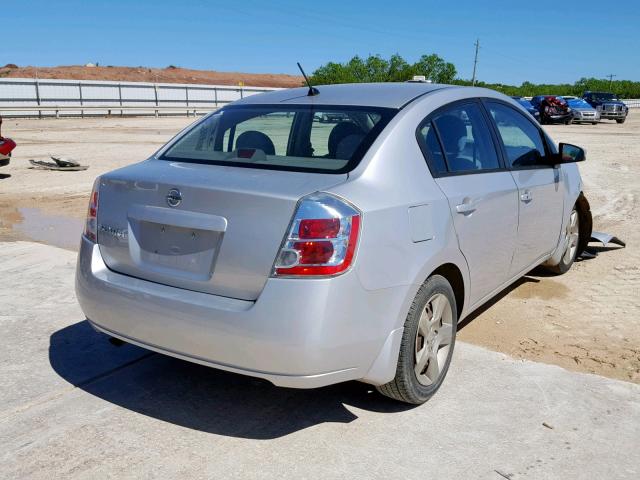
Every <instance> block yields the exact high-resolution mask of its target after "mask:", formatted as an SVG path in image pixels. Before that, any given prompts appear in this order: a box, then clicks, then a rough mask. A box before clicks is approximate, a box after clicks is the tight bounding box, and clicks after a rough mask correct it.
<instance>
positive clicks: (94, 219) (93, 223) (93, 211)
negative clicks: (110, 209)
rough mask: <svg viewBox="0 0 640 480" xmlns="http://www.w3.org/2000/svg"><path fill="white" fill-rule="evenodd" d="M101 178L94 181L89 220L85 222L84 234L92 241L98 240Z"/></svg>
mask: <svg viewBox="0 0 640 480" xmlns="http://www.w3.org/2000/svg"><path fill="white" fill-rule="evenodd" d="M99 184H100V179H99V178H97V179H96V181H95V182H94V183H93V189H92V190H91V197H90V198H89V209H88V210H87V221H86V222H85V224H84V236H85V237H87V238H88V239H89V240H91V241H92V242H96V243H97V242H98V185H99Z"/></svg>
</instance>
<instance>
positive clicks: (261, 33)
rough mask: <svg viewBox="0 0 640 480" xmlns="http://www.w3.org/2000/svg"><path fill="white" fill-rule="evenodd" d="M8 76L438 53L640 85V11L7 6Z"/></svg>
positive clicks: (396, 5)
mask: <svg viewBox="0 0 640 480" xmlns="http://www.w3.org/2000/svg"><path fill="white" fill-rule="evenodd" d="M0 5H1V6H2V17H3V26H2V33H1V36H0V65H4V64H5V63H16V64H18V65H34V66H52V65H70V64H83V63H86V62H90V61H91V62H95V61H98V62H100V64H101V65H125V66H137V65H143V66H150V67H166V66H167V65H178V66H181V67H187V68H197V69H211V70H220V71H242V72H258V73H263V72H264V73H294V74H295V73H297V67H296V64H295V62H296V61H300V62H301V63H302V64H303V66H304V67H305V69H306V70H307V71H308V72H310V71H313V70H314V69H315V68H316V67H318V66H319V65H321V64H323V63H326V62H328V61H345V60H348V59H349V58H351V57H352V56H353V55H356V54H358V55H361V56H366V55H368V54H380V55H383V56H385V57H388V56H389V55H391V54H393V53H396V52H397V53H400V54H401V55H402V56H403V57H404V58H405V59H407V60H409V61H415V60H416V59H417V58H418V57H419V56H420V55H421V54H424V53H437V54H439V55H440V56H442V57H444V58H445V59H446V60H448V61H450V62H453V63H454V64H455V65H456V68H457V69H458V75H459V76H460V77H462V78H470V77H471V71H472V66H473V53H474V46H473V43H474V42H475V40H476V38H479V39H480V44H481V49H480V56H479V64H478V78H479V79H481V80H485V81H488V82H503V83H512V84H519V83H521V82H522V81H525V80H529V81H532V82H549V83H557V82H573V81H575V80H577V79H579V78H580V77H591V76H593V77H600V78H603V77H605V76H606V75H608V74H610V73H613V74H615V75H617V77H616V79H630V80H640V53H639V52H640V1H638V0H624V1H619V2H602V1H598V2H596V1H593V0H581V1H573V0H568V1H561V0H554V1H548V0H538V1H536V2H532V1H527V2H521V1H517V0H515V1H514V0H509V1H502V0H500V1H482V0H475V1H466V0H463V1H455V0H452V1H448V2H435V1H428V0H422V1H413V2H409V1H404V0H385V1H379V0H369V1H366V2H365V1H348V0H317V1H315V2H308V1H302V0H298V1H289V0H270V1H263V2H260V1H254V0H242V1H220V2H218V1H197V0H183V1H178V0H174V1H167V0H139V1H136V0H129V1H121V0H111V1H99V0H89V1H80V0H56V1H52V0H46V1H40V0H1V1H0Z"/></svg>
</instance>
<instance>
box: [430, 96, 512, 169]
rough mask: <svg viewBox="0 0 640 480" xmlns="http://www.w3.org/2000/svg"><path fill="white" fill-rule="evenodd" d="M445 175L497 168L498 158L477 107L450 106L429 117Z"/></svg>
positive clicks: (469, 105) (473, 104)
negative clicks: (437, 135)
mask: <svg viewBox="0 0 640 480" xmlns="http://www.w3.org/2000/svg"><path fill="white" fill-rule="evenodd" d="M432 123H433V125H435V127H436V129H437V131H438V133H439V136H440V141H441V144H442V149H443V151H444V156H445V160H446V164H447V167H448V171H449V172H451V173H456V172H473V171H479V170H492V169H497V168H500V163H499V162H498V155H497V153H496V149H495V147H494V144H493V140H492V139H491V133H490V132H489V128H488V126H487V124H486V121H485V117H484V116H483V114H482V111H481V110H480V107H479V106H478V105H477V104H475V103H469V104H463V105H460V106H454V107H452V108H450V109H447V110H444V111H442V112H440V113H438V114H437V115H436V116H434V117H433V122H432Z"/></svg>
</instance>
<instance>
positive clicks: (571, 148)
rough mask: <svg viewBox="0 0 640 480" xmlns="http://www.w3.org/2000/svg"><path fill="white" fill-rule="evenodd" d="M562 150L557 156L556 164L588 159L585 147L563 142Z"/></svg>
mask: <svg viewBox="0 0 640 480" xmlns="http://www.w3.org/2000/svg"><path fill="white" fill-rule="evenodd" d="M559 150H560V152H559V153H558V155H557V157H556V158H555V163H556V164H561V163H575V162H584V161H585V160H586V159H587V153H586V152H585V151H584V149H583V148H580V147H578V146H576V145H571V144H570V143H561V144H560V149H559Z"/></svg>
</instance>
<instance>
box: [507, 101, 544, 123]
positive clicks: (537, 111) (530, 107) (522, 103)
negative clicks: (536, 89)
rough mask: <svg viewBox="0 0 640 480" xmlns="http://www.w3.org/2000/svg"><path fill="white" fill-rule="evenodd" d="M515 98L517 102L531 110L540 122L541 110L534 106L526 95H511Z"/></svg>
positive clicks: (528, 110)
mask: <svg viewBox="0 0 640 480" xmlns="http://www.w3.org/2000/svg"><path fill="white" fill-rule="evenodd" d="M511 98H513V99H514V100H515V101H516V102H518V103H519V104H520V105H522V106H523V107H524V109H525V110H526V111H527V112H529V113H530V114H531V115H532V116H533V118H535V119H536V120H537V121H538V122H540V111H539V110H538V109H537V108H536V107H534V106H533V104H532V103H531V102H530V101H529V100H527V99H526V98H524V97H518V96H515V97H511Z"/></svg>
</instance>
